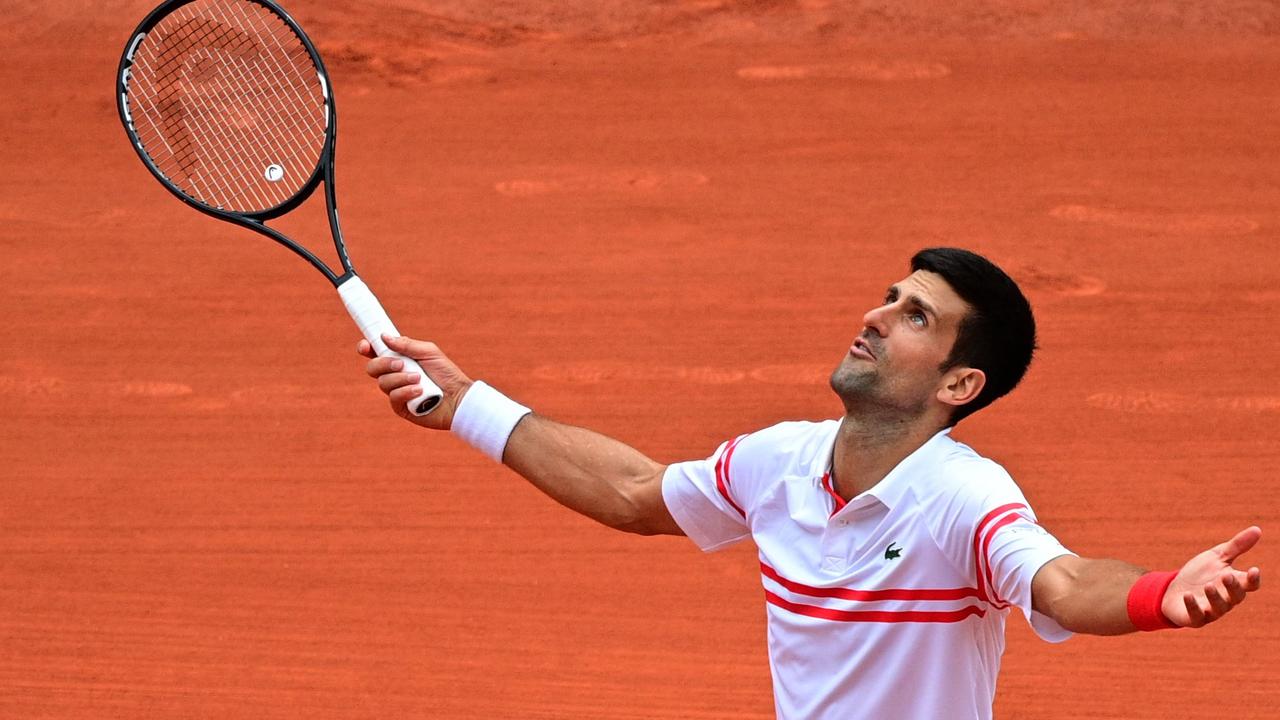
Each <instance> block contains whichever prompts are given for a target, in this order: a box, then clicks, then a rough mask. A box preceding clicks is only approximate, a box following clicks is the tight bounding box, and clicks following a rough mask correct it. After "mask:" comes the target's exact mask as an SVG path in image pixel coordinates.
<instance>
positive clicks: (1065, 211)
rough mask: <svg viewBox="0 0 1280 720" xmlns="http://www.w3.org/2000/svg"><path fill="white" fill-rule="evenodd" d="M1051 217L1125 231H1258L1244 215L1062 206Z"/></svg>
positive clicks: (1237, 233)
mask: <svg viewBox="0 0 1280 720" xmlns="http://www.w3.org/2000/svg"><path fill="white" fill-rule="evenodd" d="M1049 215H1050V216H1051V217H1054V218H1057V219H1059V220H1068V221H1071V222H1080V223H1089V224H1096V225H1106V226H1108V227H1114V228H1120V229H1122V230H1140V231H1143V232H1162V233H1173V234H1177V235H1196V234H1213V235H1245V234H1248V233H1251V232H1253V231H1254V230H1257V229H1258V223H1257V221H1255V220H1252V219H1250V218H1247V217H1244V216H1241V215H1210V214H1193V213H1155V212H1140V211H1135V210H1117V209H1112V208H1101V207H1091V206H1088V205H1059V206H1058V207H1055V208H1053V209H1052V210H1050V211H1049Z"/></svg>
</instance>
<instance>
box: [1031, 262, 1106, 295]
mask: <svg viewBox="0 0 1280 720" xmlns="http://www.w3.org/2000/svg"><path fill="white" fill-rule="evenodd" d="M1013 276H1014V277H1015V278H1017V281H1018V284H1019V285H1021V286H1022V287H1023V289H1025V290H1026V291H1027V292H1031V293H1036V292H1042V293H1047V294H1050V295H1060V296H1065V297H1088V296H1090V295H1101V294H1102V293H1103V292H1104V291H1106V289H1107V284H1106V283H1105V282H1103V281H1102V280H1100V279H1098V278H1096V277H1093V276H1092V275H1073V274H1070V273H1055V272H1050V271H1047V270H1041V269H1040V268H1037V267H1031V266H1027V267H1023V268H1019V269H1018V270H1016V271H1015V272H1014V273H1013Z"/></svg>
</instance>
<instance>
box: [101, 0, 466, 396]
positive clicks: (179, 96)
mask: <svg viewBox="0 0 1280 720" xmlns="http://www.w3.org/2000/svg"><path fill="white" fill-rule="evenodd" d="M116 85H117V102H118V105H119V110H120V120H121V122H123V123H124V128H125V131H126V132H127V133H128V135H129V140H130V141H131V142H132V143H133V148H134V150H136V151H137V152H138V157H140V158H142V162H143V163H144V164H145V165H146V166H147V169H148V170H150V171H151V174H152V175H155V177H156V179H157V180H159V181H160V183H161V184H162V185H164V186H165V187H166V188H168V190H169V191H170V192H172V193H173V194H174V195H176V196H178V198H179V199H181V200H182V201H183V202H185V203H187V204H188V205H190V206H191V207H193V208H195V209H197V210H199V211H201V212H203V213H206V214H208V215H212V216H213V217H216V218H218V219H220V220H226V221H227V222H232V223H235V224H237V225H241V226H244V227H247V228H249V229H250V230H253V231H255V232H258V233H261V234H263V235H266V236H267V237H269V238H271V239H272V240H275V241H276V242H278V243H280V244H281V245H284V246H285V247H287V248H289V249H290V250H292V251H293V252H294V253H297V254H298V255H299V256H300V257H302V258H303V259H305V260H306V261H307V262H309V263H311V265H312V266H313V267H315V268H316V269H317V270H319V271H320V272H321V273H322V274H323V275H324V276H325V277H326V278H328V279H329V282H331V283H333V285H334V287H335V288H337V290H338V295H339V296H340V297H341V298H342V302H343V304H344V305H345V306H346V308H347V312H349V313H350V314H351V317H352V318H353V319H354V320H355V322H356V325H358V326H359V327H360V331H361V333H363V334H364V337H365V339H367V340H368V341H369V343H370V344H371V345H373V348H374V350H375V351H376V352H377V354H378V355H380V356H384V357H387V356H393V357H399V358H401V359H402V360H403V362H404V372H406V373H418V375H419V376H420V377H421V378H422V380H421V383H420V386H421V388H422V393H421V394H420V395H418V396H417V397H416V398H414V399H413V400H412V401H410V403H409V410H410V412H412V413H413V414H414V415H425V414H427V413H429V412H431V411H432V410H433V409H434V408H435V407H436V405H437V404H439V402H440V398H441V397H442V393H441V392H440V388H438V387H436V385H435V384H434V383H432V382H431V380H430V378H428V377H427V374H426V373H425V372H423V371H422V368H421V367H419V366H418V364H417V363H416V362H415V361H414V360H412V359H410V358H407V357H404V356H403V355H400V354H398V353H395V352H393V351H391V350H390V349H389V348H387V346H386V344H385V343H383V342H382V334H383V333H388V334H391V335H399V334H400V333H399V331H397V330H396V327H395V325H394V324H392V322H391V318H390V317H388V316H387V313H386V311H385V310H383V308H382V304H381V303H379V302H378V299H377V298H376V297H374V295H373V293H372V292H371V291H370V290H369V288H368V286H367V285H365V283H364V281H363V280H361V279H360V278H359V277H358V276H357V275H356V271H355V270H354V269H353V268H352V267H351V259H350V258H349V257H348V256H347V248H346V244H345V243H344V241H343V238H342V228H341V226H340V225H339V224H338V206H337V202H336V201H335V199H334V185H333V158H334V147H335V145H336V143H337V132H338V117H337V113H336V111H335V110H334V103H333V91H332V88H331V86H330V83H329V75H328V73H326V72H325V69H324V63H323V62H322V61H321V60H320V54H319V53H317V52H316V49H315V46H314V45H312V44H311V40H310V39H308V38H307V36H306V34H305V33H303V32H302V28H300V27H299V26H298V24H297V23H296V22H294V21H293V19H292V18H291V17H289V15H288V13H286V12H285V11H284V10H283V9H282V8H281V7H280V6H279V5H276V4H275V3H274V2H271V1H270V0H169V1H168V2H164V3H162V4H161V5H160V6H159V7H157V8H156V9H155V10H152V11H151V13H150V14H149V15H147V17H146V18H145V19H144V20H143V21H142V23H141V24H140V25H138V29H137V30H135V31H134V33H133V34H132V35H131V36H130V37H129V42H128V44H127V45H126V46H125V49H124V55H123V56H122V57H121V59H120V71H119V73H118V74H117V80H116ZM322 182H323V183H324V186H325V205H326V208H327V211H328V216H329V229H330V231H331V233H332V235H333V245H334V247H335V248H336V249H337V251H338V259H339V261H341V263H342V272H341V273H339V272H336V271H334V270H333V269H331V268H330V267H329V266H328V265H326V264H325V263H324V262H323V261H322V260H320V259H319V258H318V257H317V256H316V255H315V254H313V253H312V252H311V251H309V250H307V249H306V248H305V247H303V246H302V245H300V244H298V243H297V242H294V241H293V240H292V239H290V238H288V237H287V236H285V235H284V234H283V233H281V232H279V231H277V230H275V229H273V228H271V227H269V226H268V225H267V224H266V222H267V221H268V220H271V219H272V218H276V217H279V216H281V215H283V214H285V213H287V212H289V211H291V210H293V209H295V208H297V207H298V206H299V205H301V204H302V203H303V201H305V200H306V199H307V198H308V197H310V196H311V194H312V193H313V192H315V190H316V188H317V187H319V186H320V184H321V183H322Z"/></svg>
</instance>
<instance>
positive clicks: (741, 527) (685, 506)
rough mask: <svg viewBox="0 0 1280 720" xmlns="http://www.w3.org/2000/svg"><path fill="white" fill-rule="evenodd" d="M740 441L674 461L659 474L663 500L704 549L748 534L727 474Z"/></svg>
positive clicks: (745, 518) (691, 537) (730, 542)
mask: <svg viewBox="0 0 1280 720" xmlns="http://www.w3.org/2000/svg"><path fill="white" fill-rule="evenodd" d="M743 437H745V436H743ZM741 441H742V437H739V438H737V439H736V440H732V441H730V442H726V443H724V444H722V445H721V446H720V447H719V448H717V449H716V451H715V453H714V454H713V455H712V456H711V457H709V458H707V459H705V460H693V461H690V462H681V463H673V464H671V465H670V466H668V467H667V471H666V473H665V474H664V475H663V477H662V499H663V501H664V502H666V504H667V510H668V511H670V512H671V517H673V518H675V521H676V524H678V525H679V526H680V529H681V530H683V531H684V534H685V535H687V536H689V539H690V540H693V541H694V542H695V543H697V545H698V547H700V548H702V550H703V551H705V552H711V551H712V550H719V549H721V548H724V547H728V546H729V545H733V544H734V543H736V542H738V541H740V540H742V539H744V538H746V537H749V536H750V535H751V529H750V527H749V526H748V524H747V513H746V511H744V510H743V505H742V504H741V502H740V501H739V500H737V499H735V498H734V494H733V492H734V488H733V484H732V480H731V478H730V475H729V469H730V468H731V467H732V460H733V457H734V454H735V451H736V449H737V445H738V443H739V442H741Z"/></svg>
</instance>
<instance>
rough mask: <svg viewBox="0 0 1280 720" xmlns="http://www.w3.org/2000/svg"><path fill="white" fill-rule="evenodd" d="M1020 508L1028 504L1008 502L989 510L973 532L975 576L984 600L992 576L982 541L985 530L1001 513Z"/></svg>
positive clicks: (997, 601)
mask: <svg viewBox="0 0 1280 720" xmlns="http://www.w3.org/2000/svg"><path fill="white" fill-rule="evenodd" d="M1018 508H1022V509H1024V510H1025V509H1027V506H1026V505H1023V504H1022V503H1008V504H1006V505H1001V506H1000V507H998V508H996V509H995V510H992V511H991V512H989V513H987V514H986V515H984V516H983V518H982V520H980V521H978V527H977V529H976V530H974V532H973V563H974V575H975V577H976V579H977V584H978V595H979V597H981V598H982V599H983V600H987V599H988V596H987V588H988V587H989V578H990V576H991V570H990V568H989V567H986V566H987V565H989V564H990V563H989V562H988V561H987V555H986V552H985V550H984V546H983V542H982V540H983V536H984V534H985V531H986V529H987V525H989V524H991V522H992V521H993V520H995V519H996V518H998V517H1000V516H1001V515H1003V514H1005V513H1007V512H1009V511H1010V510H1017V509H1018ZM1013 517H1017V516H1016V515H1015V516H1013ZM993 532H994V529H993ZM984 577H986V578H988V583H983V578H984ZM991 596H992V597H994V596H995V589H994V588H992V589H991ZM991 603H992V604H993V605H1000V603H1001V601H1000V600H999V599H997V600H995V601H991Z"/></svg>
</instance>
